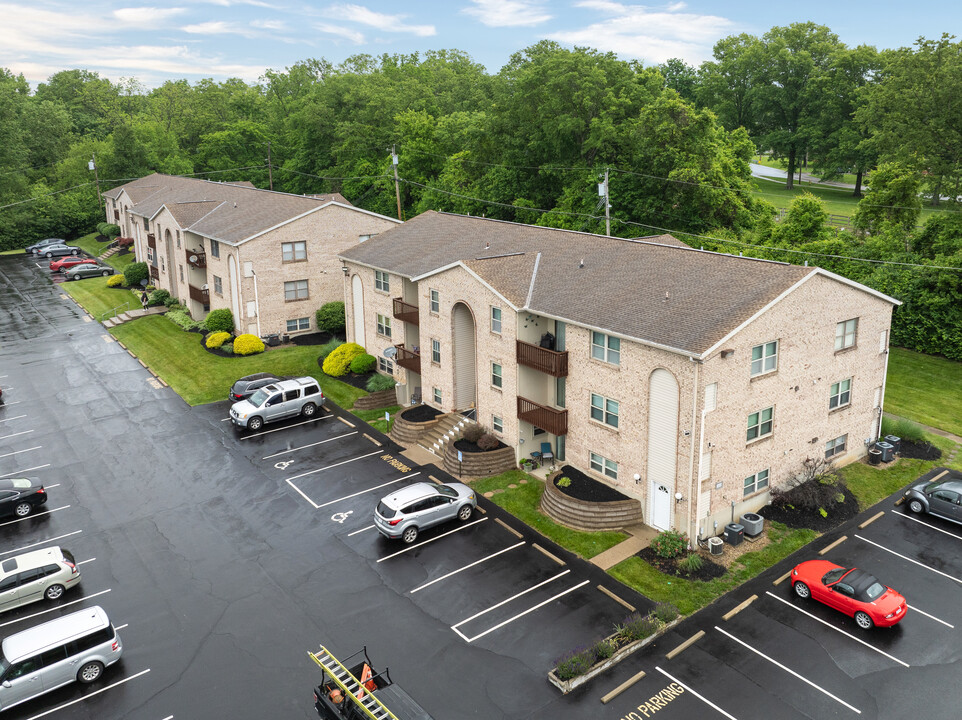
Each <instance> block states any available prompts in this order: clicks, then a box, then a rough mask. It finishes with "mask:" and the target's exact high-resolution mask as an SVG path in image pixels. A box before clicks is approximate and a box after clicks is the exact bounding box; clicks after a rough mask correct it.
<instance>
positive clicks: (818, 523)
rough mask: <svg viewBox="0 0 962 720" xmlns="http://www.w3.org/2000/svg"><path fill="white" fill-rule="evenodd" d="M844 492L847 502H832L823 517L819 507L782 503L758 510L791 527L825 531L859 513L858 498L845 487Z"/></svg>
mask: <svg viewBox="0 0 962 720" xmlns="http://www.w3.org/2000/svg"><path fill="white" fill-rule="evenodd" d="M843 494H844V495H845V502H842V503H831V504H830V505H827V506H826V507H825V508H824V509H825V511H826V512H827V513H828V515H827V516H826V517H822V514H821V513H820V512H819V511H818V510H817V509H814V510H809V509H803V508H800V507H798V506H795V507H791V506H790V505H781V504H780V505H766V506H765V507H763V508H762V509H761V510H759V511H758V514H759V515H761V516H762V517H764V518H765V519H766V520H773V521H775V522H780V523H784V524H785V525H787V526H788V527H790V528H796V529H798V528H806V529H809V530H815V531H816V532H822V533H824V532H828V531H829V530H832V529H834V528H836V527H838V526H839V525H841V524H842V523H843V522H845V521H846V520H851V519H852V518H853V517H855V516H856V515H858V513H859V509H860V508H859V506H858V500H856V499H855V496H854V495H853V494H852V491H851V490H849V489H848V488H845V490H844V491H843Z"/></svg>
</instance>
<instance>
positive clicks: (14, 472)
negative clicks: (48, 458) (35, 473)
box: [0, 463, 50, 478]
mask: <svg viewBox="0 0 962 720" xmlns="http://www.w3.org/2000/svg"><path fill="white" fill-rule="evenodd" d="M48 467H50V463H47V464H46V465H35V466H34V467H28V468H24V469H23V470H14V471H13V472H11V473H7V474H6V475H0V478H5V477H10V476H11V475H23V474H24V473H26V472H30V471H31V470H43V469H44V468H48Z"/></svg>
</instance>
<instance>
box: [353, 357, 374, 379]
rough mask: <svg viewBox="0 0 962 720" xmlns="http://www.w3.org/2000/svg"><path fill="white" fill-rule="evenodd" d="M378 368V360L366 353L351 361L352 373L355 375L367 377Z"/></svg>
mask: <svg viewBox="0 0 962 720" xmlns="http://www.w3.org/2000/svg"><path fill="white" fill-rule="evenodd" d="M376 366H377V358H376V357H374V356H373V355H368V354H367V353H364V354H363V355H358V356H357V357H356V358H354V359H353V360H351V372H352V373H354V374H355V375H367V374H368V373H369V372H371V371H372V370H373V369H374V368H375V367H376Z"/></svg>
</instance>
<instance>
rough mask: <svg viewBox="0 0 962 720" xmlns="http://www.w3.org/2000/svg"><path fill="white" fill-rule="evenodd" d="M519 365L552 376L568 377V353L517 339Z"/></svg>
mask: <svg viewBox="0 0 962 720" xmlns="http://www.w3.org/2000/svg"><path fill="white" fill-rule="evenodd" d="M517 362H518V365H524V366H525V367H529V368H534V369H535V370H540V371H541V372H543V373H547V374H548V375H550V376H551V377H556V378H559V377H568V353H567V351H565V352H558V351H557V350H550V349H548V348H545V347H540V346H538V345H532V344H531V343H526V342H524V341H523V340H518V341H517Z"/></svg>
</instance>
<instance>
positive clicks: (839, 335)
mask: <svg viewBox="0 0 962 720" xmlns="http://www.w3.org/2000/svg"><path fill="white" fill-rule="evenodd" d="M856 332H858V318H852V319H851V320H843V321H842V322H840V323H838V324H837V325H836V326H835V350H836V351H838V350H844V349H845V348H850V347H854V346H855V334H856Z"/></svg>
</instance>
